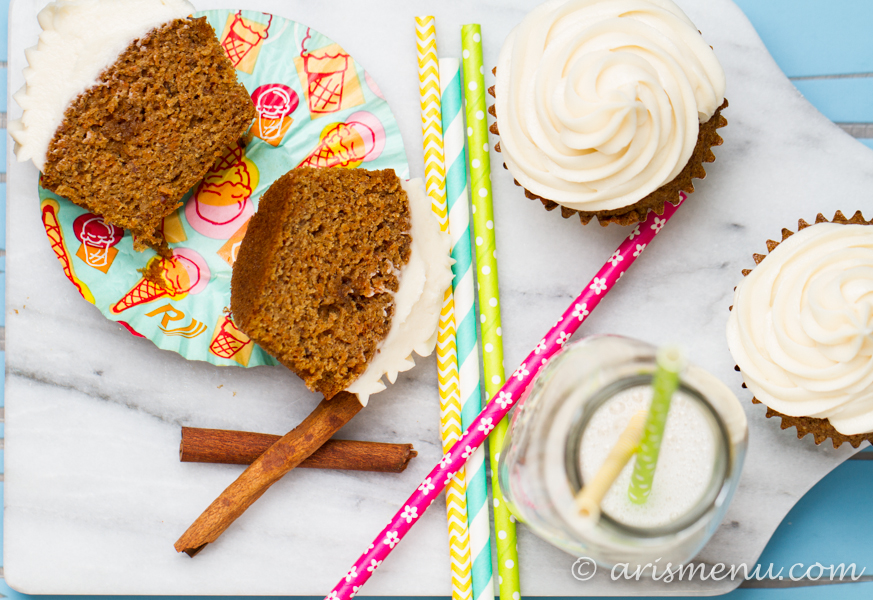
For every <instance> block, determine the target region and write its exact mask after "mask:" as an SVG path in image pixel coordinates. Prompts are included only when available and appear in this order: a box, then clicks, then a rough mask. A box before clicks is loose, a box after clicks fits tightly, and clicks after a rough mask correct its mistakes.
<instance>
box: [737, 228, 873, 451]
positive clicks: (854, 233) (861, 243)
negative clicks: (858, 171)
mask: <svg viewBox="0 0 873 600" xmlns="http://www.w3.org/2000/svg"><path fill="white" fill-rule="evenodd" d="M871 224H873V221H867V220H865V219H864V217H863V215H862V214H861V212H860V211H858V212H856V213H855V215H854V216H852V218H851V219H847V218H846V217H845V216H843V214H842V213H840V212H837V213H836V214H835V215H834V218H833V220H832V221H828V220H827V219H825V218H824V216H822V215H821V214H819V215H818V217H817V218H816V220H815V224H814V225H809V224H808V223H806V222H805V221H803V220H801V221H799V223H798V231H797V233H792V232H791V231H789V230H788V229H783V230H782V241H781V242H775V241H773V240H768V241H767V249H768V251H769V254H767V255H761V254H755V255H754V258H755V263H756V264H757V266H756V267H755V268H754V269H751V270H745V271H744V272H743V274H744V275H745V279H744V280H743V281H742V282H740V284H739V285H738V286H737V288H736V292H735V294H734V303H733V306H732V307H731V315H730V318H729V320H728V326H727V340H728V346H729V347H730V351H731V354H732V355H733V358H734V360H735V361H736V363H737V370H739V371H740V372H741V373H742V375H743V381H744V384H743V386H744V387H747V388H748V389H749V390H751V391H752V393H753V394H754V398H753V402H755V403H763V404H765V405H766V406H767V417H780V418H781V419H782V428H783V429H787V428H789V427H795V428H796V429H797V437H798V438H802V437H804V436H805V435H807V434H809V433H811V434H812V435H813V436H814V438H815V442H816V444H821V443H822V442H823V441H825V440H826V439H830V440H831V441H832V443H833V445H834V447H835V448H838V447H839V446H840V445H842V444H843V443H846V442H848V443H849V444H851V445H852V446H854V447H855V448H857V447H858V446H859V445H860V444H861V442H863V441H864V440H867V441H870V442H873V227H870V225H871Z"/></svg>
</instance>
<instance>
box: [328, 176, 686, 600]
mask: <svg viewBox="0 0 873 600" xmlns="http://www.w3.org/2000/svg"><path fill="white" fill-rule="evenodd" d="M679 196H680V200H679V204H677V205H676V206H673V205H672V204H670V203H667V204H666V206H665V208H664V214H663V215H661V216H658V215H656V214H655V213H654V212H649V215H648V217H647V218H646V220H645V221H643V222H642V223H640V224H639V225H638V226H637V228H636V229H634V230H633V232H632V233H631V234H630V235H629V236H628V237H627V239H625V240H624V241H623V242H622V243H621V245H620V246H619V247H618V250H616V251H615V253H614V254H613V255H612V256H611V257H610V258H609V260H607V261H606V264H605V265H603V267H601V269H600V270H599V271H598V272H597V275H595V276H594V279H592V280H591V282H590V283H589V284H588V285H587V286H586V287H585V289H584V290H583V291H582V293H581V294H580V295H579V297H578V298H576V299H575V300H574V301H573V302H572V303H571V304H570V307H569V308H567V310H565V311H564V314H563V315H562V316H561V318H560V319H558V322H557V323H556V324H555V326H554V327H552V328H551V329H550V330H549V332H548V333H547V334H546V336H545V337H544V338H543V339H542V341H540V343H539V344H537V345H536V348H534V350H533V352H531V353H530V354H528V355H527V358H526V359H524V362H522V363H521V366H519V367H518V369H516V371H515V373H513V374H512V376H510V378H509V379H508V380H507V382H506V384H504V386H503V387H502V388H500V391H499V392H497V394H496V395H495V396H494V397H493V398H492V399H491V401H490V402H489V403H488V405H487V406H486V407H485V408H483V409H482V412H480V413H479V416H478V417H476V419H475V420H474V421H473V422H472V423H471V424H470V427H469V428H468V429H467V430H466V431H465V432H464V433H463V435H462V436H461V439H460V440H458V441H457V442H456V443H455V445H454V446H452V448H451V449H450V450H449V451H448V452H447V453H446V454H445V455H444V456H443V458H442V460H440V462H439V464H438V465H437V466H435V467H434V468H433V470H432V471H431V472H430V473H429V474H428V476H427V477H425V479H424V481H422V482H421V485H419V486H418V489H417V490H416V491H415V492H413V494H412V495H411V496H410V497H409V498H408V499H407V500H406V502H405V503H404V504H403V508H401V509H400V510H399V511H397V514H395V515H394V517H393V518H392V519H391V521H390V522H389V523H388V525H387V526H386V527H385V528H384V529H383V530H382V531H381V532H380V533H379V535H378V536H377V537H376V539H375V540H374V541H373V543H372V544H370V547H369V548H368V549H367V551H366V552H364V553H363V554H362V555H361V557H360V558H359V559H358V560H357V562H355V564H354V565H352V568H351V569H349V571H348V573H346V575H345V576H344V577H343V578H342V579H340V582H339V583H338V584H337V585H336V587H334V588H333V591H331V592H330V594H328V595H327V597H326V598H325V600H349V599H351V598H353V597H354V596H355V594H356V593H357V592H358V590H359V589H360V588H361V586H363V585H364V583H366V581H367V580H368V579H369V578H370V576H371V575H372V574H373V572H374V571H375V570H376V569H377V568H378V567H379V565H381V564H382V561H383V560H385V558H386V557H387V556H388V555H389V554H390V553H391V551H392V550H394V548H395V547H396V546H397V544H398V543H400V540H402V539H403V536H405V535H406V533H407V532H408V531H409V530H410V529H412V526H413V525H414V524H415V522H416V521H417V520H418V519H419V518H420V517H421V515H422V514H424V511H426V510H427V509H428V508H429V507H430V505H431V504H433V502H434V500H436V498H437V496H438V495H439V494H440V493H441V492H442V491H443V489H444V488H445V487H446V485H448V483H449V481H451V480H452V478H454V477H455V474H456V473H457V471H458V470H459V469H460V468H461V467H462V466H463V465H464V463H465V462H466V461H467V459H468V458H469V457H470V456H471V455H472V454H473V452H475V450H476V448H478V447H479V445H480V444H482V442H483V441H485V438H486V437H488V434H489V433H491V430H492V429H494V424H495V423H498V422H499V421H500V419H502V418H503V417H504V416H506V413H508V412H509V410H510V409H511V408H512V405H513V403H514V402H515V401H516V400H518V399H519V398H520V397H521V395H522V394H523V393H524V391H525V389H527V387H528V385H529V384H530V382H531V381H532V380H533V378H534V377H535V376H536V374H537V373H538V372H539V371H540V369H542V368H543V365H545V364H546V362H548V360H549V358H551V357H552V356H553V355H554V354H556V353H557V352H558V351H559V350H560V349H561V347H562V346H563V345H564V344H565V343H566V342H567V340H569V339H570V336H571V335H573V333H574V332H575V331H576V330H577V329H578V328H579V325H581V324H582V322H583V321H584V320H585V319H586V318H587V317H588V315H589V314H591V311H592V310H594V308H595V307H596V306H597V305H598V304H599V303H600V301H601V300H602V299H603V297H604V296H605V295H606V294H607V292H609V290H611V289H612V287H613V286H614V285H615V283H616V282H617V281H618V280H619V279H621V276H622V275H624V272H625V271H626V270H627V268H628V267H630V266H631V265H632V264H633V262H634V261H635V260H636V259H637V257H638V256H639V255H640V254H642V252H643V250H645V249H646V246H648V245H649V243H650V242H651V241H652V239H653V238H654V237H655V236H656V235H657V234H658V233H659V232H660V231H661V228H662V227H663V226H664V225H665V224H666V223H667V221H668V220H669V219H670V217H672V216H673V214H674V213H675V212H676V209H677V208H678V207H679V206H681V204H682V202H684V201H685V198H686V195H685V194H684V193H682V192H680V194H679Z"/></svg>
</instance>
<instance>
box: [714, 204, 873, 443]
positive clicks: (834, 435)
mask: <svg viewBox="0 0 873 600" xmlns="http://www.w3.org/2000/svg"><path fill="white" fill-rule="evenodd" d="M817 223H842V224H852V225H873V219H871V220H869V221H868V220H866V219H865V218H864V215H862V214H861V211H860V210H859V211H856V212H855V214H854V215H852V217H851V218H850V219H847V218H846V217H845V216H844V215H843V213H842V212H840V211H837V212H836V213H834V218H833V219H831V220H828V219H826V218H825V216H824V215H822V214H821V213H819V214H818V215H817V216H816V217H815V223H813V224H817ZM809 226H810V223H807V222H806V221H804V220H803V219H800V220H799V221H798V222H797V231H801V230H803V229H806V228H807V227H809ZM792 235H794V232H793V231H791V230H790V229H784V228H783V229H782V239H781V240H779V241H778V242H776V241H773V240H767V254H769V253H771V252H773V250H774V249H775V248H776V247H777V246H778V245H779V244H780V243H781V242H784V241H785V240H786V239H788V238H789V237H791V236H792ZM752 258H754V260H755V264H756V265H759V264H761V261H762V260H764V259H765V258H767V255H766V254H753V255H752ZM751 272H752V269H743V277H746V276H747V275H748V274H749V273H751ZM734 289H736V288H734ZM733 308H734V307H733V305H731V306H730V310H733ZM734 370H736V371H739V372H740V373H742V370H741V369H740V367H739V366H734ZM743 387H744V388H746V389H748V388H747V386H746V384H745V383H743ZM752 403H753V404H762V405H764V406H765V407H766V408H767V415H766V416H767V418H768V419H769V418H771V417H779V418H781V419H782V425H781V427H782V429H790V428H791V427H794V428H795V429H796V430H797V439H803V438H804V437H806V435H807V434H812V436H813V438H814V439H815V444H816V445H817V446H818V445H820V444H821V443H822V442H824V441H825V440H827V439H830V440H831V443H833V445H834V448H839V447H840V446H842V445H843V444H844V443H848V444H851V445H852V447H853V448H857V447H858V446H860V445H861V442H864V441H868V442H870V443H871V444H873V431H871V432H870V433H858V434H855V435H845V434H842V433H840V432H839V431H837V430H836V429H835V428H834V426H833V425H831V424H830V421H828V420H827V419H820V418H816V417H791V416H789V415H786V414H783V413H781V412H779V411H777V410H773V409H772V408H770V407H769V406H766V405H765V404H764V403H763V402H761V401H760V400H758V399H757V398H755V397H754V396H753V397H752Z"/></svg>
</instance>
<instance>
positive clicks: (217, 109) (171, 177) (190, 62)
mask: <svg viewBox="0 0 873 600" xmlns="http://www.w3.org/2000/svg"><path fill="white" fill-rule="evenodd" d="M254 117H255V109H254V106H253V105H252V101H251V98H250V97H249V95H248V92H246V90H245V88H244V87H243V86H242V85H241V84H240V83H238V82H237V79H236V73H235V71H234V68H233V66H232V65H231V63H230V61H229V60H228V59H227V57H226V56H225V55H224V51H223V50H222V48H221V46H220V44H219V43H218V39H217V38H216V36H215V31H214V30H213V29H212V27H211V26H210V25H209V23H207V22H206V18H205V17H202V18H199V19H193V18H188V19H176V20H174V21H171V22H169V23H167V24H165V25H163V26H161V27H159V28H156V29H154V30H152V31H151V32H149V34H148V35H147V36H145V37H144V38H142V39H138V40H134V41H133V42H132V43H131V44H130V45H129V46H128V47H127V49H126V50H125V51H124V52H122V54H121V55H120V56H119V57H118V60H116V62H115V63H114V64H113V65H111V66H110V67H108V68H107V69H106V70H105V71H103V73H102V74H101V75H100V78H99V80H98V82H97V84H96V85H94V86H92V87H91V88H89V89H88V90H86V91H85V92H84V93H83V94H81V95H80V96H78V97H77V98H76V99H75V100H74V101H73V102H72V104H71V105H70V106H69V107H68V108H67V110H66V112H65V113H64V119H63V122H62V123H61V125H60V127H59V128H58V130H57V132H56V133H55V135H54V138H53V139H52V141H51V144H50V145H49V149H48V154H47V156H46V164H45V168H44V170H43V174H42V178H41V184H42V186H43V187H45V188H46V189H49V190H51V191H53V192H54V193H56V194H58V195H60V196H63V197H64V198H67V199H69V200H71V201H72V202H74V203H75V204H78V205H79V206H82V207H84V208H86V209H87V210H89V211H90V212H92V213H94V214H97V215H100V216H102V217H103V218H104V220H106V221H107V222H108V223H111V224H113V225H115V226H117V227H122V228H124V229H130V230H131V232H132V233H133V235H134V236H135V244H134V245H135V247H136V248H137V249H142V248H144V247H145V246H153V247H159V246H160V245H161V244H162V241H163V240H162V238H161V234H160V232H159V229H160V226H161V221H162V219H163V218H164V217H165V216H167V215H169V214H170V213H172V212H173V211H175V210H176V209H177V208H178V207H179V206H180V205H181V199H182V196H184V194H185V193H186V192H187V191H188V190H189V189H190V188H191V187H193V186H194V185H195V184H196V183H197V182H198V181H199V180H200V179H202V178H203V176H204V175H205V174H206V171H207V170H208V169H209V167H210V166H212V165H213V164H214V163H215V161H216V160H217V159H218V158H219V157H220V155H221V151H222V149H223V148H225V147H227V146H228V145H230V144H233V143H235V142H236V141H237V140H238V139H239V138H240V137H241V136H242V135H243V134H244V133H245V131H246V129H248V127H249V125H250V123H251V122H252V119H254Z"/></svg>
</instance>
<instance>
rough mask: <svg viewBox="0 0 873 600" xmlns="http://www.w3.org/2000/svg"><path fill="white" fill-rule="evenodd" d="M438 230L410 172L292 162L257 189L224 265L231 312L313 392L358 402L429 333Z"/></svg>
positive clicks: (440, 254) (427, 346)
mask: <svg viewBox="0 0 873 600" xmlns="http://www.w3.org/2000/svg"><path fill="white" fill-rule="evenodd" d="M450 244H451V242H450V240H449V237H448V234H445V233H442V232H440V229H439V224H438V223H437V222H436V219H435V218H434V216H433V214H432V213H431V210H430V206H429V202H428V199H427V196H426V194H425V192H424V189H423V185H422V183H421V181H420V180H413V181H409V182H405V181H401V180H400V179H399V178H398V177H397V176H396V175H395V174H394V171H393V170H383V171H366V170H363V169H311V168H299V169H294V170H292V171H290V172H289V173H287V174H286V175H284V176H282V177H281V178H280V179H278V180H277V181H276V182H275V183H274V184H273V185H272V186H271V187H270V189H268V190H267V192H266V193H265V194H264V195H263V196H262V198H261V200H260V205H259V207H258V212H257V213H255V215H254V216H253V217H252V220H251V222H250V223H249V225H248V229H247V231H246V236H245V238H244V239H243V242H242V245H241V247H240V250H239V254H238V255H237V260H236V262H235V263H234V267H233V278H232V281H231V309H232V311H233V316H234V323H235V324H236V326H237V327H239V328H240V329H241V330H242V331H243V332H245V333H246V334H247V335H248V336H249V337H251V338H252V339H253V340H254V341H255V342H257V343H258V344H260V345H261V346H262V347H263V348H264V349H265V350H266V351H267V352H269V353H270V354H272V355H273V356H275V357H276V358H277V359H278V360H279V361H280V362H281V363H282V364H284V365H285V366H287V367H288V368H289V369H291V370H292V371H294V372H295V373H296V374H297V375H299V376H300V377H301V378H302V379H303V380H304V381H305V382H306V385H307V386H308V387H309V388H310V389H311V390H313V391H318V392H321V393H323V394H324V396H325V397H326V398H330V397H332V396H333V395H335V394H336V393H337V392H340V391H342V390H347V391H349V392H352V393H355V394H357V395H358V398H359V399H360V400H361V402H362V403H363V404H366V402H367V399H368V398H369V396H370V394H374V393H376V392H379V391H381V390H384V389H385V384H384V383H383V382H382V377H383V375H387V377H388V380H389V381H390V382H392V383H393V382H394V380H395V379H396V377H397V374H398V373H399V372H401V371H406V370H408V369H410V368H412V367H413V366H414V364H415V363H414V361H413V360H412V356H411V355H412V352H413V351H414V352H416V353H417V354H419V355H421V356H427V355H429V354H430V353H431V352H433V349H434V345H435V343H436V333H437V322H438V320H439V312H440V308H441V305H442V299H443V292H444V291H445V289H446V288H447V287H448V286H449V285H451V281H452V271H451V257H450Z"/></svg>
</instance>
